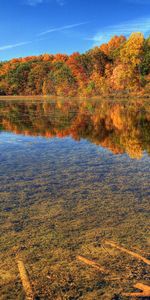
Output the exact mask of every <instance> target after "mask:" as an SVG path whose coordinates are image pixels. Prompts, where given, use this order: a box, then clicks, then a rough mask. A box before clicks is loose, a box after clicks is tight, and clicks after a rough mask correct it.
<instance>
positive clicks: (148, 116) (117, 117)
mask: <svg viewBox="0 0 150 300" xmlns="http://www.w3.org/2000/svg"><path fill="white" fill-rule="evenodd" d="M1 124H2V129H4V130H7V131H11V132H14V133H16V134H19V133H21V134H24V135H33V136H37V135H41V136H44V137H47V138H52V137H55V136H57V137H60V138H62V137H65V136H68V135H70V136H72V138H74V139H75V140H80V139H81V138H84V139H87V140H89V141H90V142H92V143H94V144H97V145H101V146H103V147H106V148H108V149H110V150H111V151H112V152H113V153H116V154H119V153H127V154H128V155H129V156H130V157H132V158H141V157H142V152H143V151H144V150H146V151H147V152H148V153H150V136H149V132H150V107H149V105H148V104H147V103H146V102H142V101H134V102H132V101H130V102H127V101H126V102H119V101H118V102H117V103H116V102H112V101H106V100H101V101H97V100H92V101H90V100H86V101H75V100H74V101H73V100H72V101H69V100H66V101H64V100H56V101H51V102H46V101H45V102H44V103H42V102H38V103H35V102H19V103H16V102H2V103H1Z"/></svg>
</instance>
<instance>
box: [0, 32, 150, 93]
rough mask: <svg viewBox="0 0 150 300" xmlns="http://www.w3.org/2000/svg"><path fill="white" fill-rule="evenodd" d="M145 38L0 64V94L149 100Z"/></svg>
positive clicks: (149, 53) (149, 46)
mask: <svg viewBox="0 0 150 300" xmlns="http://www.w3.org/2000/svg"><path fill="white" fill-rule="evenodd" d="M149 91H150V36H149V37H148V38H144V36H143V34H141V33H132V34H131V35H130V37H129V38H128V39H127V38H126V37H124V36H114V37H113V38H112V39H111V40H110V41H109V42H108V43H106V44H102V45H101V46H99V47H95V48H93V49H91V50H89V51H87V52H85V53H84V54H80V53H78V52H76V53H73V54H71V55H66V54H56V55H52V54H43V55H40V56H29V57H25V58H15V59H12V60H10V61H3V62H0V95H27V96H28V95H55V96H69V97H74V96H81V97H91V96H99V95H102V96H105V95H106V96H109V95H113V94H114V95H115V96H116V95H120V94H122V95H125V96H128V95H133V96H134V95H135V96H137V95H139V96H146V97H149Z"/></svg>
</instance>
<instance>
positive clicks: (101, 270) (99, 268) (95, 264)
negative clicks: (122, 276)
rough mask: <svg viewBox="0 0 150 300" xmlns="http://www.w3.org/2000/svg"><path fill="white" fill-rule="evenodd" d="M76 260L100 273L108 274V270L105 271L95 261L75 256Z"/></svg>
mask: <svg viewBox="0 0 150 300" xmlns="http://www.w3.org/2000/svg"><path fill="white" fill-rule="evenodd" d="M77 259H78V260H80V261H81V262H83V263H85V264H86V265H89V266H91V267H93V268H94V269H96V270H98V271H100V272H102V273H106V274H108V270H106V269H105V268H104V267H102V266H101V265H99V264H97V263H96V262H95V261H93V260H89V259H87V258H85V257H83V256H81V255H78V256H77Z"/></svg>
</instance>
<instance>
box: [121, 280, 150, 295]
mask: <svg viewBox="0 0 150 300" xmlns="http://www.w3.org/2000/svg"><path fill="white" fill-rule="evenodd" d="M134 287H135V288H136V289H139V290H141V291H142V292H136V293H123V294H122V295H123V296H126V297H142V298H144V297H150V286H148V285H145V284H143V283H137V284H135V285H134Z"/></svg>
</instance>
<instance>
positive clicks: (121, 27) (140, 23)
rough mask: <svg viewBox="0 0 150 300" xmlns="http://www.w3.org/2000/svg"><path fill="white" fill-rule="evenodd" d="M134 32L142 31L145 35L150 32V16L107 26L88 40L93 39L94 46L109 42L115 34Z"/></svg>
mask: <svg viewBox="0 0 150 300" xmlns="http://www.w3.org/2000/svg"><path fill="white" fill-rule="evenodd" d="M132 32H142V33H143V34H145V35H147V34H150V17H149V18H140V19H137V20H131V21H128V22H124V23H120V24H116V25H112V26H108V27H105V28H103V29H101V30H99V31H98V32H97V33H96V34H95V35H94V36H93V37H92V38H89V39H88V40H92V41H93V42H94V46H96V45H99V44H101V43H105V42H107V41H108V40H110V38H111V37H112V36H114V35H125V36H129V35H130V34H131V33H132Z"/></svg>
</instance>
